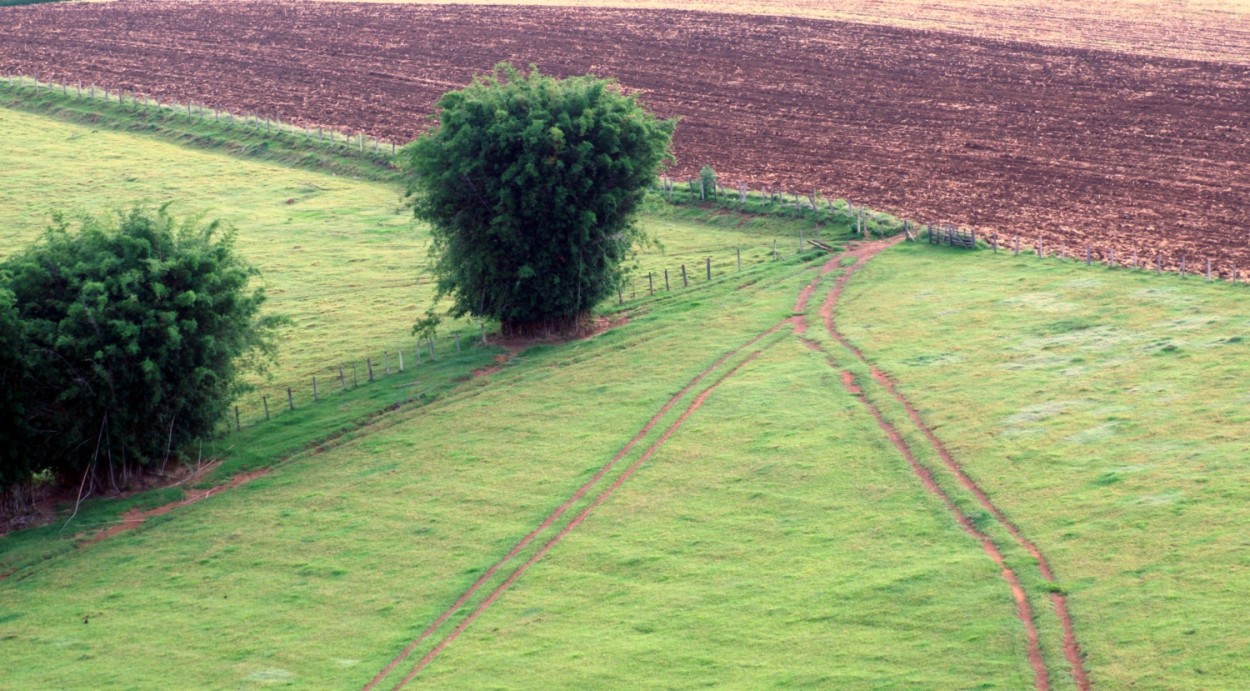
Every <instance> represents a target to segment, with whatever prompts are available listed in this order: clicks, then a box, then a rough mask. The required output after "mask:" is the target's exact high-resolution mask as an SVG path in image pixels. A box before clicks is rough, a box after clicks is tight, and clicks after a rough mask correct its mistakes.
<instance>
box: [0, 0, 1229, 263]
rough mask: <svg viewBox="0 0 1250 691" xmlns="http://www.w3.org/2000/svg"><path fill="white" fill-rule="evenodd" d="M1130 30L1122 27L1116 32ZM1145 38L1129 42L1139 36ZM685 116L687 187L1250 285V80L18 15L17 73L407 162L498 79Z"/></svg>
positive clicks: (213, 19) (444, 21)
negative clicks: (836, 205) (373, 139)
mask: <svg viewBox="0 0 1250 691" xmlns="http://www.w3.org/2000/svg"><path fill="white" fill-rule="evenodd" d="M1108 21H1110V20H1108ZM1126 30H1129V31H1131V30H1132V29H1131V28H1129V29H1126ZM505 59H507V60H513V61H515V62H518V63H521V64H525V63H530V62H533V63H536V64H537V65H539V67H540V68H542V69H543V70H545V71H547V72H550V73H552V74H557V75H565V74H574V73H584V72H588V71H592V72H595V73H599V74H604V75H612V76H615V77H617V78H619V79H620V81H621V83H622V85H623V86H625V87H626V88H627V89H630V90H633V91H636V92H637V93H639V94H640V96H641V98H642V100H643V102H644V103H645V104H646V105H648V106H649V107H651V108H653V109H655V110H656V111H657V112H659V113H660V114H661V115H664V116H681V118H682V122H681V125H680V126H679V128H678V133H677V137H676V140H675V148H676V152H677V155H678V158H679V161H680V164H679V166H678V167H677V169H676V171H675V172H676V174H677V175H682V176H685V175H692V174H693V173H694V172H695V171H697V169H698V168H699V167H700V166H701V165H703V164H711V165H713V166H715V167H716V168H717V170H718V172H720V173H721V174H722V177H723V178H724V179H726V180H727V181H733V182H736V181H744V182H748V183H750V184H752V185H753V186H754V187H757V188H759V187H763V186H783V187H785V188H786V189H787V190H794V191H799V192H808V191H810V190H812V189H820V190H822V191H824V192H825V193H826V194H828V195H830V196H835V197H847V198H850V199H852V200H853V201H854V202H855V203H857V204H867V205H870V206H873V207H876V208H880V209H884V210H888V211H892V212H895V213H898V214H900V215H904V216H907V217H910V218H913V219H916V220H918V221H922V222H939V223H947V222H949V223H959V224H964V225H967V226H972V227H977V228H980V229H982V230H983V231H986V230H991V229H992V230H997V231H1000V232H1002V233H1004V234H1006V235H1017V234H1018V235H1021V236H1023V237H1025V238H1026V239H1033V238H1035V237H1038V236H1039V235H1040V236H1041V237H1043V238H1044V239H1045V240H1046V242H1047V244H1050V245H1067V246H1068V247H1082V248H1083V247H1084V246H1085V245H1086V244H1087V243H1089V244H1092V245H1093V246H1094V248H1095V254H1096V256H1097V257H1099V258H1102V257H1105V256H1106V253H1107V252H1108V251H1109V250H1111V249H1112V248H1114V250H1115V252H1116V254H1117V255H1119V256H1121V257H1127V256H1129V255H1130V254H1131V252H1132V251H1133V250H1135V249H1136V250H1139V251H1140V252H1141V253H1142V255H1143V256H1152V255H1153V253H1154V251H1156V250H1158V251H1160V252H1162V254H1163V256H1164V258H1165V259H1164V266H1165V268H1175V267H1176V266H1177V265H1178V264H1179V262H1180V259H1181V257H1183V256H1184V257H1188V259H1189V262H1190V265H1191V266H1194V265H1197V264H1198V263H1200V262H1205V260H1206V259H1208V258H1210V259H1212V260H1213V261H1214V264H1215V267H1214V268H1215V270H1216V271H1217V272H1219V274H1220V275H1221V276H1224V277H1227V276H1230V275H1231V272H1232V271H1233V270H1234V269H1235V268H1236V267H1240V268H1241V270H1242V271H1243V273H1244V271H1245V270H1246V269H1247V268H1250V68H1247V67H1246V66H1245V65H1238V64H1231V63H1222V62H1197V61H1184V60H1175V59H1166V58H1157V57H1144V56H1134V55H1125V54H1117V53H1110V52H1102V51H1097V50H1085V49H1080V48H1071V47H1046V46H1041V45H1036V44H1029V43H1021V42H1009V41H1002V40H994V39H987V38H977V37H971V36H962V35H957V34H952V33H939V32H932V31H923V30H914V29H903V28H897V27H886V26H872V25H866V24H853V23H845V22H838V21H821V20H814V19H801V18H794V17H764V16H745V15H728V14H715V13H698V12H681V11H664V10H605V9H569V8H533V7H480V6H476V7H474V6H468V7H466V6H412V5H344V4H322V3H295V2H251V3H229V2H210V3H200V2H167V1H156V2H147V1H145V2H137V1H136V2H130V1H123V2H114V3H84V4H64V5H62V4H50V5H37V6H30V7H17V8H5V9H4V10H2V11H0V72H10V73H26V74H33V75H36V76H39V77H40V78H43V79H47V80H54V81H68V82H79V81H83V82H95V83H97V84H101V85H105V86H108V87H110V88H114V89H118V88H121V89H126V90H134V91H139V92H141V93H145V94H151V95H159V96H160V97H162V98H163V99H165V100H169V99H177V100H183V101H185V100H194V101H197V102H202V103H208V104H210V105H213V106H217V107H225V108H229V109H231V110H235V111H240V112H243V111H248V112H257V113H262V114H267V115H281V117H282V119H283V120H284V121H288V122H295V123H299V124H306V125H324V126H331V127H336V128H344V129H349V130H352V131H361V130H363V131H367V132H369V133H371V134H374V135H378V136H382V137H386V138H391V139H394V140H398V141H404V140H407V139H409V138H411V137H412V136H414V135H415V134H417V133H418V132H419V131H420V130H421V128H422V127H424V126H425V125H426V123H427V122H428V120H426V118H425V115H427V114H428V113H429V112H430V111H431V109H432V105H433V103H434V101H435V99H437V97H438V96H439V95H440V94H441V93H442V92H444V91H446V90H448V89H451V88H454V87H457V86H461V85H463V84H465V83H466V82H467V81H468V80H469V79H470V76H471V75H472V74H473V73H475V72H479V71H482V70H485V69H487V68H489V67H490V66H491V65H492V64H494V63H495V62H498V61H500V60H505Z"/></svg>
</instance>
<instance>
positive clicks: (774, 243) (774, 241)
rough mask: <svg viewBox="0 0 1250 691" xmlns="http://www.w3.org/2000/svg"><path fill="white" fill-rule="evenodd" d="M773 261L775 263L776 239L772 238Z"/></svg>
mask: <svg viewBox="0 0 1250 691" xmlns="http://www.w3.org/2000/svg"><path fill="white" fill-rule="evenodd" d="M773 261H777V238H773Z"/></svg>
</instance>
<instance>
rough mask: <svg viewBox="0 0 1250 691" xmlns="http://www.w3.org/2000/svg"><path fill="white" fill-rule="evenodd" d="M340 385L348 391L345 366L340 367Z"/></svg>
mask: <svg viewBox="0 0 1250 691" xmlns="http://www.w3.org/2000/svg"><path fill="white" fill-rule="evenodd" d="M339 384H341V385H342V386H343V390H344V391H346V390H347V378H346V377H344V376H343V366H342V365H339Z"/></svg>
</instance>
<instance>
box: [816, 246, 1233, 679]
mask: <svg viewBox="0 0 1250 691" xmlns="http://www.w3.org/2000/svg"><path fill="white" fill-rule="evenodd" d="M887 287H888V288H887ZM1247 295H1248V293H1247V290H1246V288H1245V287H1244V286H1230V285H1228V284H1215V285H1212V284H1206V283H1205V282H1204V281H1203V280H1202V279H1200V278H1198V277H1193V276H1191V277H1189V278H1184V279H1182V278H1179V277H1177V276H1163V277H1157V276H1155V275H1154V274H1153V273H1146V272H1143V273H1137V272H1132V271H1128V270H1124V269H1116V270H1108V269H1106V268H1099V267H1093V268H1086V267H1085V266H1084V265H1074V264H1072V263H1060V262H1057V261H1055V260H1045V261H1039V260H1038V259H1036V258H1035V257H1031V256H1026V255H1021V256H1020V257H1019V258H1013V257H1009V256H1007V255H1006V254H1005V253H1004V254H1000V255H994V254H992V253H990V252H979V253H962V252H958V251H950V250H945V251H943V250H937V251H935V250H931V249H930V248H927V247H903V248H899V249H898V250H896V251H893V252H890V253H887V254H884V255H882V256H880V257H879V258H877V259H876V260H874V261H872V262H871V263H869V264H868V265H867V266H866V268H865V269H864V270H863V273H862V274H860V275H857V276H856V280H854V281H852V283H851V284H850V286H849V288H848V290H847V294H846V296H845V303H844V308H843V310H842V312H841V315H840V318H841V320H842V322H843V323H844V324H845V326H844V331H845V332H846V333H847V335H848V336H849V337H850V338H851V339H852V340H853V341H855V342H857V343H858V344H859V345H861V346H862V347H863V348H864V350H865V353H866V354H867V355H868V356H869V358H870V359H872V360H874V361H875V362H876V363H877V364H878V365H879V366H880V367H882V368H883V369H885V370H886V371H887V372H889V373H890V374H891V375H893V376H895V377H896V378H897V379H898V380H899V382H900V387H901V388H902V390H903V391H904V392H905V393H907V394H908V395H909V396H910V397H911V398H912V399H913V400H914V401H915V402H916V403H917V404H918V406H919V407H920V408H921V412H922V414H923V415H924V416H925V418H926V419H927V421H928V422H929V424H930V425H932V426H933V427H936V428H937V429H938V431H939V434H940V435H941V436H942V437H943V439H944V440H945V441H946V442H947V444H948V446H950V447H951V451H952V453H953V454H955V456H956V457H957V458H958V459H959V460H960V461H961V462H962V463H963V464H964V465H965V467H966V468H967V469H968V471H969V474H970V475H972V476H973V477H974V478H975V479H976V480H977V482H978V483H979V484H981V486H982V487H984V488H985V489H986V490H987V491H988V492H989V494H990V495H991V496H993V497H995V498H996V499H997V500H998V501H999V502H1000V505H1003V506H1005V507H1007V510H1008V511H1009V513H1010V515H1011V517H1012V519H1013V520H1014V521H1015V522H1016V523H1017V524H1018V525H1019V526H1020V527H1021V528H1022V529H1023V531H1024V532H1025V533H1026V534H1028V535H1030V536H1032V538H1033V539H1034V540H1035V541H1036V542H1038V543H1039V544H1040V545H1041V546H1042V547H1043V549H1045V550H1046V553H1047V555H1048V556H1049V558H1050V560H1051V562H1052V566H1053V567H1054V568H1055V570H1056V572H1057V576H1058V578H1059V580H1060V582H1061V583H1062V585H1063V587H1064V588H1066V589H1067V590H1068V592H1069V593H1070V594H1071V595H1070V599H1069V604H1070V607H1071V609H1072V613H1073V617H1074V618H1075V623H1076V627H1077V632H1078V635H1079V636H1080V637H1081V640H1082V644H1083V645H1084V648H1085V650H1086V653H1087V655H1088V665H1089V668H1090V669H1091V674H1092V675H1093V678H1094V680H1095V682H1096V683H1098V685H1102V686H1106V687H1108V688H1126V687H1129V686H1132V685H1137V686H1139V687H1142V688H1236V687H1238V686H1242V685H1244V683H1245V680H1246V679H1247V678H1250V663H1248V662H1247V659H1246V657H1245V655H1244V651H1245V649H1246V646H1247V644H1250V626H1247V624H1246V622H1245V621H1244V618H1243V617H1237V616H1233V613H1234V612H1236V611H1238V610H1239V609H1240V603H1241V602H1242V600H1243V599H1244V598H1243V591H1244V590H1245V588H1246V586H1247V573H1248V572H1247V566H1248V565H1250V558H1248V557H1247V554H1248V552H1247V550H1246V546H1247V544H1248V543H1247V538H1246V532H1245V530H1244V526H1245V524H1246V521H1247V520H1248V519H1250V509H1248V508H1247V507H1248V506H1250V490H1248V489H1247V488H1248V487H1250V467H1248V466H1247V463H1246V453H1245V452H1246V447H1245V439H1247V438H1250V414H1247V404H1248V403H1250V396H1248V395H1247V392H1246V388H1245V379H1246V376H1247V374H1248V373H1250V365H1248V364H1247V363H1248V362H1250V358H1248V355H1250V353H1248V352H1247V348H1248V341H1250V319H1247V316H1246V311H1245V307H1244V305H1245V301H1246V298H1247ZM918 324H923V325H924V328H917V325H918Z"/></svg>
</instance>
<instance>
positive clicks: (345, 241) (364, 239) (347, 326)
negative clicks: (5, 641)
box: [0, 108, 846, 423]
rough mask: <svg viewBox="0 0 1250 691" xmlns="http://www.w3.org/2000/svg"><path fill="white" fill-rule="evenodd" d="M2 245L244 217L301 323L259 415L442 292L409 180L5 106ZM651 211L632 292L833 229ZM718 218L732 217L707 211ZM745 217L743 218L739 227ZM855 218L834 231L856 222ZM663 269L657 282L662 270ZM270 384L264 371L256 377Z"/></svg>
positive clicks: (675, 282) (391, 335) (307, 389)
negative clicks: (125, 226) (59, 226)
mask: <svg viewBox="0 0 1250 691" xmlns="http://www.w3.org/2000/svg"><path fill="white" fill-rule="evenodd" d="M0 129H2V130H3V131H4V132H5V133H6V146H5V147H3V148H0V170H4V171H6V175H5V184H4V185H3V186H0V214H3V216H4V218H5V219H6V221H5V223H4V224H3V226H2V227H0V257H2V256H4V255H5V254H7V253H9V252H12V251H15V250H16V249H17V248H19V247H21V246H22V245H23V244H25V243H28V242H31V241H32V240H34V239H35V238H36V237H38V234H39V232H40V231H41V230H42V229H43V228H44V227H46V225H47V224H48V221H49V219H50V216H51V213H52V212H53V211H55V210H63V211H67V212H69V213H71V214H72V213H104V212H107V211H108V210H110V209H117V208H122V207H124V206H125V205H128V204H131V203H135V202H144V203H149V204H163V203H166V202H170V201H173V202H174V207H173V208H174V210H175V211H176V212H180V213H184V214H204V215H206V216H208V217H212V218H222V219H225V220H227V221H229V222H231V223H233V224H234V225H235V226H236V227H238V228H239V240H238V242H239V249H240V251H241V252H242V254H243V255H244V256H245V257H246V258H247V259H248V260H250V261H251V262H253V263H254V264H256V265H257V266H258V267H259V268H260V269H261V271H262V273H263V281H264V284H265V285H266V287H267V289H268V294H269V296H270V303H269V309H270V310H272V311H275V312H280V313H284V314H287V315H289V316H290V317H292V319H293V320H294V325H293V327H292V328H291V329H290V330H289V331H288V332H287V333H286V335H285V337H284V338H283V339H282V344H281V347H280V354H281V361H280V363H279V365H278V366H277V367H276V368H275V369H274V372H273V379H272V381H270V382H268V383H267V384H266V385H265V386H262V388H261V390H260V391H258V392H257V394H255V395H252V396H249V397H247V398H246V399H244V400H243V401H241V404H240V407H241V409H242V412H241V415H242V418H243V421H244V422H245V423H247V422H250V421H255V420H257V419H259V418H261V417H263V412H262V411H263V406H262V401H261V395H262V394H263V395H267V396H268V397H269V399H270V401H271V402H273V401H278V402H279V403H278V405H285V401H286V387H291V388H292V389H293V390H294V391H293V394H294V397H295V400H296V403H297V404H302V403H305V402H307V401H308V400H310V399H311V398H312V377H314V376H317V377H318V378H319V386H320V387H324V386H325V385H326V384H327V381H330V382H331V383H330V385H331V386H337V383H336V382H333V381H332V380H334V379H337V377H338V372H337V367H338V366H339V365H342V364H345V363H346V364H347V365H348V369H347V370H346V373H345V376H346V377H348V378H350V376H351V371H350V366H351V365H352V364H354V365H355V366H356V367H357V369H358V375H357V376H358V378H359V377H363V376H364V372H365V370H366V366H367V365H366V362H365V360H366V358H369V359H370V360H371V361H372V363H373V365H374V366H375V367H377V368H379V369H383V368H384V367H385V363H386V358H387V356H386V355H385V353H390V356H389V357H390V358H391V366H392V367H397V365H398V356H397V355H396V352H397V351H400V350H402V351H405V352H406V358H407V360H408V362H409V363H411V362H412V361H413V359H414V358H415V354H414V352H413V350H414V349H415V347H416V340H415V339H414V338H413V337H412V336H411V334H410V330H411V326H412V323H413V322H414V321H415V320H416V318H417V317H418V316H419V315H420V314H421V313H422V312H424V311H425V309H426V308H428V307H429V306H430V304H431V299H432V296H433V284H432V279H431V278H430V276H429V275H428V273H426V267H427V266H428V256H427V246H428V242H429V233H428V230H427V229H426V228H425V227H424V226H423V225H421V224H419V223H417V222H416V221H415V220H414V219H413V218H412V216H411V212H410V211H409V210H408V209H407V208H406V205H405V203H404V199H403V195H402V192H401V190H400V188H399V187H397V186H395V185H393V184H384V183H379V182H370V181H363V180H356V179H350V178H344V177H340V176H334V175H329V174H325V173H322V172H317V171H307V170H300V169H295V168H290V167H284V166H281V165H277V164H274V163H269V162H264V161H253V160H246V159H240V158H238V157H236V156H230V155H228V154H226V153H224V152H214V151H202V150H198V149H192V148H187V147H185V146H179V145H175V144H173V143H170V142H166V141H164V140H163V139H161V138H160V137H158V136H155V135H142V134H135V133H129V132H117V131H113V130H110V129H93V128H91V127H89V126H85V125H82V124H74V123H65V122H60V121H57V120H53V119H49V118H47V117H42V116H38V115H33V114H28V113H23V112H19V111H16V110H9V109H3V108H0ZM648 209H649V211H648V214H647V215H646V216H644V217H643V220H642V223H643V225H644V228H645V229H646V230H647V231H648V233H649V234H650V235H651V236H652V237H653V238H654V239H655V240H656V241H657V243H656V244H655V245H651V246H648V247H645V248H643V250H642V252H641V253H640V254H639V256H638V258H637V260H636V261H635V262H634V263H633V264H632V266H633V274H632V277H631V280H630V283H629V284H628V285H627V286H626V288H625V289H624V290H623V291H622V296H621V297H622V298H624V299H626V300H633V299H636V298H640V297H643V296H645V295H647V294H648V292H649V291H650V290H652V289H654V290H656V291H660V292H663V290H664V285H665V284H664V275H663V274H664V271H665V270H668V272H669V286H670V288H671V289H672V290H674V291H676V290H680V289H682V286H683V283H682V278H681V268H682V266H683V265H684V266H685V267H686V274H687V281H688V284H689V285H691V286H697V285H699V284H702V283H704V282H705V281H706V271H707V264H706V260H707V259H708V258H711V259H712V271H713V275H714V276H718V277H719V276H725V275H727V274H729V273H733V272H736V271H737V270H738V263H737V262H738V259H737V257H738V254H737V250H738V248H741V253H742V264H743V266H744V267H750V266H752V265H754V264H757V263H760V262H765V261H770V260H771V259H772V257H773V255H772V243H773V241H774V240H778V253H779V255H780V256H782V257H790V256H793V255H794V254H795V253H796V252H797V244H798V234H799V232H800V231H803V232H806V233H807V236H808V237H811V236H812V234H813V233H818V232H820V230H821V229H820V227H819V224H817V223H814V222H812V221H806V220H803V219H793V220H791V219H785V218H768V217H762V216H755V217H744V216H742V215H740V214H733V213H730V212H727V211H724V210H718V209H708V210H701V209H697V208H676V209H675V208H672V207H669V206H667V205H665V204H661V203H658V202H656V201H652V202H651V203H649V204H648ZM711 217H716V218H718V219H721V220H720V222H719V223H715V224H713V223H707V222H705V220H706V219H708V218H711ZM726 226H732V227H726ZM845 232H846V226H845V225H841V226H838V227H837V228H833V227H830V228H828V229H826V235H825V236H826V237H828V236H830V235H834V236H842V235H844V234H845ZM648 274H651V281H650V282H648V278H647V275H648ZM479 330H480V327H479V326H478V325H476V324H473V323H469V322H467V321H461V322H458V323H452V324H450V325H448V326H447V327H446V328H444V329H443V334H442V339H441V341H440V342H439V343H438V345H437V350H438V352H440V353H443V352H447V351H448V350H449V349H451V348H453V343H454V341H453V340H452V338H451V335H452V333H453V332H454V331H460V332H461V334H462V336H463V337H464V341H465V342H466V343H467V341H468V339H470V338H472V337H475V336H476V335H477V334H478V333H479ZM257 383H258V384H260V383H261V382H259V381H258V382H257Z"/></svg>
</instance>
